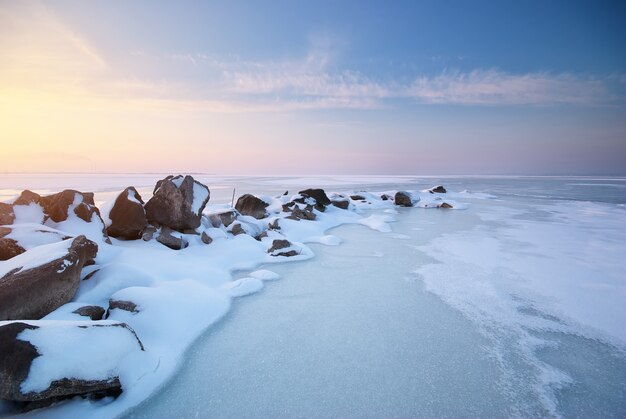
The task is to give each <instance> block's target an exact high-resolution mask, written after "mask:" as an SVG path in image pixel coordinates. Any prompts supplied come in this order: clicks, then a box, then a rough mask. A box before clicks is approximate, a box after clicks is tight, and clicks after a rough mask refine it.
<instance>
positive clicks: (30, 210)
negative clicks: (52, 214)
mask: <svg viewBox="0 0 626 419" xmlns="http://www.w3.org/2000/svg"><path fill="white" fill-rule="evenodd" d="M13 213H14V214H15V220H14V221H13V224H23V223H38V224H41V223H43V220H44V213H43V208H41V206H40V205H39V204H36V203H34V202H31V203H30V204H28V205H15V206H14V207H13Z"/></svg>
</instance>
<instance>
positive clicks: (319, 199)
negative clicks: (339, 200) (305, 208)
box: [295, 189, 331, 212]
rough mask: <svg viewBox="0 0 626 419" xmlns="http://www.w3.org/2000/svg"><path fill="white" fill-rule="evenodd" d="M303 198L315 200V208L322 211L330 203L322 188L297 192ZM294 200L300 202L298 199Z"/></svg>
mask: <svg viewBox="0 0 626 419" xmlns="http://www.w3.org/2000/svg"><path fill="white" fill-rule="evenodd" d="M298 193H299V194H300V195H302V196H303V197H304V198H312V199H314V200H315V209H317V210H318V211H321V212H324V211H325V210H326V206H328V205H330V204H331V202H330V199H329V198H328V196H327V195H326V192H324V189H305V190H303V191H300V192H298ZM295 201H296V202H302V201H299V200H297V199H296V200H295Z"/></svg>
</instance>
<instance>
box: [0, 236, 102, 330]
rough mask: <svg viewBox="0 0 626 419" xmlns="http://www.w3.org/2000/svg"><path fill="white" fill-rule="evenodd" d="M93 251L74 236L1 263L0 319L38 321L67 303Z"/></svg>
mask: <svg viewBox="0 0 626 419" xmlns="http://www.w3.org/2000/svg"><path fill="white" fill-rule="evenodd" d="M97 252H98V245H97V244H96V243H94V242H92V241H91V240H88V239H87V238H86V237H85V236H78V237H76V238H75V239H68V240H64V241H62V242H58V243H53V244H49V245H43V246H38V247H36V248H34V249H32V250H29V251H28V252H25V253H23V254H21V255H18V256H16V257H14V258H12V259H10V260H9V261H7V262H4V263H6V264H9V265H8V266H6V267H3V268H4V269H3V270H1V269H2V268H0V270H1V271H0V275H2V273H4V274H3V275H2V276H1V277H0V320H13V319H39V318H41V317H43V316H45V315H47V314H48V313H50V312H52V311H53V310H55V309H57V308H58V307H60V306H62V305H63V304H65V303H67V302H69V301H70V300H71V299H72V298H73V297H74V294H75V293H76V290H77V289H78V285H79V284H80V273H81V270H82V268H83V266H84V265H85V264H86V263H87V262H88V261H91V260H92V259H93V258H95V257H96V253H97ZM50 255H53V256H54V258H51V256H50ZM57 255H59V256H57ZM33 259H34V260H33ZM39 259H41V263H40V264H37V263H38V260H39Z"/></svg>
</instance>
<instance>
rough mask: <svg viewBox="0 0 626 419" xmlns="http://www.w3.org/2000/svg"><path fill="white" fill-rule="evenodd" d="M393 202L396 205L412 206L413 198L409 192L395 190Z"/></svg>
mask: <svg viewBox="0 0 626 419" xmlns="http://www.w3.org/2000/svg"><path fill="white" fill-rule="evenodd" d="M393 200H394V202H395V204H396V205H399V206H401V207H412V206H413V199H412V198H411V194H410V193H408V192H404V191H399V192H396V196H395V197H394V199H393Z"/></svg>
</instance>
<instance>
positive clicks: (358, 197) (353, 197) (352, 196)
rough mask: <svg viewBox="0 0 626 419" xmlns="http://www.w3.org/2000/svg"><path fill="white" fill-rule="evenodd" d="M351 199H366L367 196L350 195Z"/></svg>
mask: <svg viewBox="0 0 626 419" xmlns="http://www.w3.org/2000/svg"><path fill="white" fill-rule="evenodd" d="M350 199H351V200H353V201H365V197H364V196H362V195H350Z"/></svg>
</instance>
